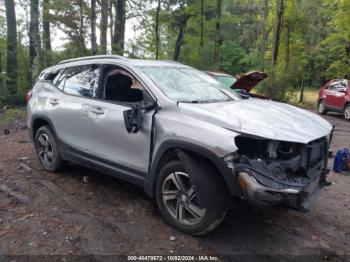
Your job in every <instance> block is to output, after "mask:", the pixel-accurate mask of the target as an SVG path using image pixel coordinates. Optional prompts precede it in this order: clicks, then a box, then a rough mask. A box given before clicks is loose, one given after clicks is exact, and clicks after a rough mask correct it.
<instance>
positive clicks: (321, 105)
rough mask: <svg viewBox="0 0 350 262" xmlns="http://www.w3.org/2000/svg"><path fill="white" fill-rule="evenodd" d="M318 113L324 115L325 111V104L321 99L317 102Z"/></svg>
mask: <svg viewBox="0 0 350 262" xmlns="http://www.w3.org/2000/svg"><path fill="white" fill-rule="evenodd" d="M318 113H319V114H321V115H324V114H326V113H327V110H326V104H325V103H324V101H323V100H321V101H320V102H318Z"/></svg>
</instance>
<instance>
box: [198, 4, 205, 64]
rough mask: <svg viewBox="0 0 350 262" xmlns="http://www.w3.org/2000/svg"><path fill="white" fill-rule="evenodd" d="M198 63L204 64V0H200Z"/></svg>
mask: <svg viewBox="0 0 350 262" xmlns="http://www.w3.org/2000/svg"><path fill="white" fill-rule="evenodd" d="M200 14H201V15H200V17H201V18H200V34H199V64H200V68H201V69H203V66H204V0H200Z"/></svg>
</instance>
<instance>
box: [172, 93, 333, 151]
mask: <svg viewBox="0 0 350 262" xmlns="http://www.w3.org/2000/svg"><path fill="white" fill-rule="evenodd" d="M179 109H180V111H181V112H182V113H183V114H185V115H187V116H189V117H193V118H195V119H200V120H203V121H206V122H209V123H212V124H215V125H218V126H221V127H223V128H226V129H230V130H233V131H237V132H239V133H244V134H250V135H255V136H259V137H263V138H267V139H273V140H280V141H289V142H297V143H305V144H306V143H309V142H310V141H312V140H315V139H318V138H320V137H323V136H326V135H328V134H329V133H330V132H331V130H332V128H333V127H332V125H331V124H330V123H329V122H328V121H326V120H324V119H323V118H322V117H320V116H318V115H316V114H314V113H311V112H309V111H306V110H303V109H300V108H297V107H294V106H291V105H288V104H284V103H278V102H273V101H267V100H261V99H253V98H252V99H248V100H238V101H230V102H222V103H210V104H188V103H179Z"/></svg>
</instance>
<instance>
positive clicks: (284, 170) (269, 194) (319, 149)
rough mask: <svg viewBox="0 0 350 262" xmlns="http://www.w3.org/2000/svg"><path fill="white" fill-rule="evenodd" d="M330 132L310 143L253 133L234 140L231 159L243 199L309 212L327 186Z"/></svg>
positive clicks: (230, 164) (260, 204)
mask: <svg viewBox="0 0 350 262" xmlns="http://www.w3.org/2000/svg"><path fill="white" fill-rule="evenodd" d="M330 140H331V135H329V136H326V137H322V138H320V139H317V140H314V141H312V142H310V143H308V144H301V143H291V142H284V141H274V140H267V139H261V138H256V137H251V136H243V135H241V136H238V137H236V139H235V142H236V146H237V147H238V151H237V152H236V154H235V155H234V156H233V157H232V159H231V160H230V163H229V166H231V167H232V168H233V174H234V178H235V180H236V183H237V185H238V186H239V188H240V190H241V196H242V198H244V199H246V200H247V201H248V202H250V203H252V204H255V205H258V206H284V207H288V208H292V209H296V210H299V211H307V210H308V209H309V207H310V205H311V204H312V203H313V202H314V201H315V200H316V199H317V197H318V195H319V193H320V191H321V188H322V187H323V186H325V185H327V182H326V176H327V173H328V169H327V157H328V150H329V145H330Z"/></svg>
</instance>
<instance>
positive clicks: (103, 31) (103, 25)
mask: <svg viewBox="0 0 350 262" xmlns="http://www.w3.org/2000/svg"><path fill="white" fill-rule="evenodd" d="M107 29H108V0H101V22H100V51H101V53H102V54H106V53H107Z"/></svg>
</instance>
